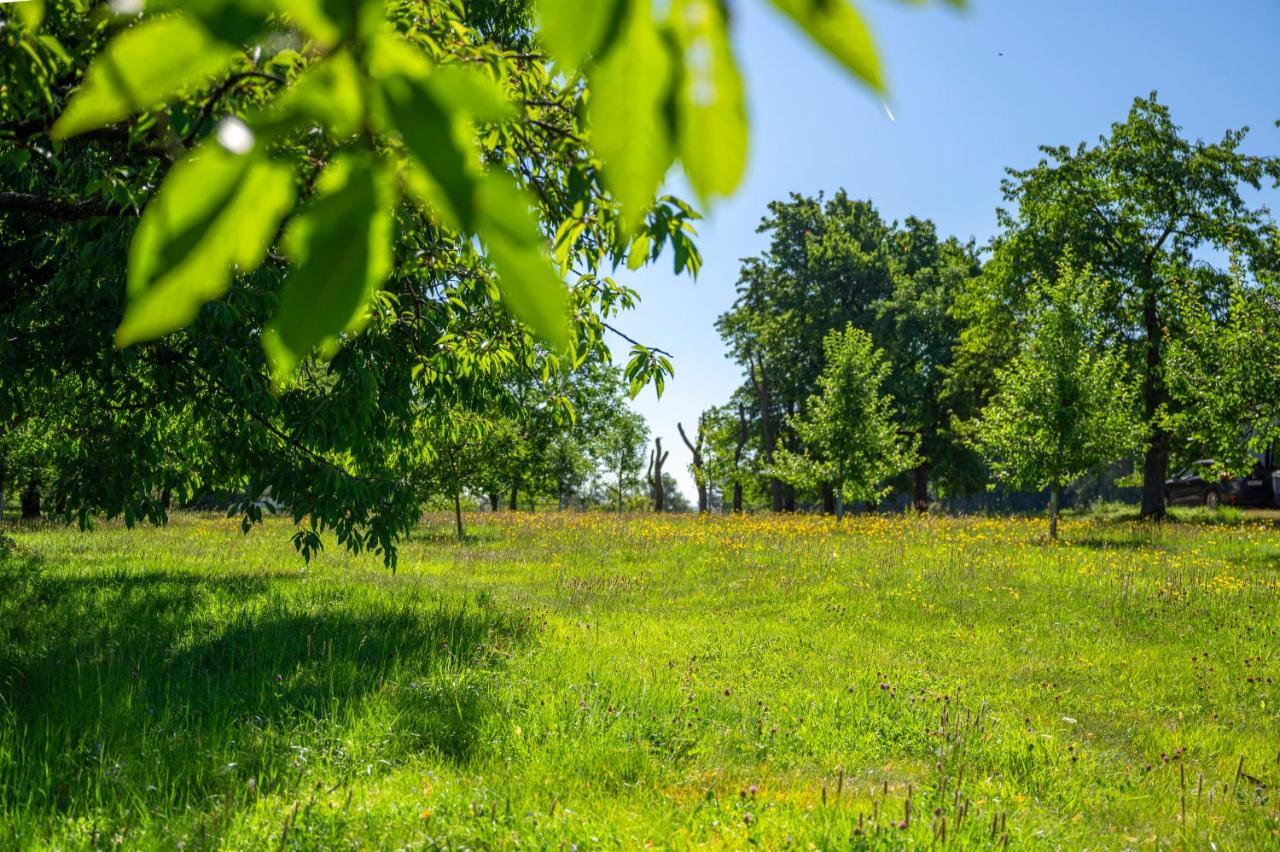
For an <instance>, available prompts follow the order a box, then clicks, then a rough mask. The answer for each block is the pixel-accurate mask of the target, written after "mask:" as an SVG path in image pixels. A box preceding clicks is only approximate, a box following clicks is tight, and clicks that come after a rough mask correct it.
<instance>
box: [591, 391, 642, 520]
mask: <svg viewBox="0 0 1280 852" xmlns="http://www.w3.org/2000/svg"><path fill="white" fill-rule="evenodd" d="M648 442H649V427H648V426H646V425H645V422H644V418H643V417H641V416H640V415H639V414H637V413H636V412H634V411H632V410H631V409H629V408H625V407H624V408H621V409H619V410H618V411H617V413H616V416H615V417H613V418H612V419H611V421H610V422H609V423H608V424H607V425H606V427H605V429H604V431H603V433H602V434H601V435H600V443H599V447H600V450H599V452H600V457H601V461H602V463H603V465H604V470H605V472H606V474H607V475H608V476H610V477H611V478H612V481H613V486H612V490H613V493H614V499H615V505H616V508H617V511H618V512H619V513H621V512H622V509H623V498H624V497H625V496H626V494H627V493H628V492H629V491H630V489H632V488H634V487H637V486H639V485H640V483H641V480H640V472H641V471H642V470H644V458H645V454H644V448H645V445H646V444H647V443H648Z"/></svg>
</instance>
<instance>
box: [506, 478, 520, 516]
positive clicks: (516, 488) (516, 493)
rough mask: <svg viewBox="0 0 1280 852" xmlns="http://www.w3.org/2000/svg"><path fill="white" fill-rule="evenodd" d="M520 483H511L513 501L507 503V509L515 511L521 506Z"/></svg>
mask: <svg viewBox="0 0 1280 852" xmlns="http://www.w3.org/2000/svg"><path fill="white" fill-rule="evenodd" d="M519 497H520V483H518V482H515V483H512V485H511V501H510V502H509V503H507V510H508V511H510V512H514V511H516V510H517V509H519V508H520V501H519V499H518V498H519Z"/></svg>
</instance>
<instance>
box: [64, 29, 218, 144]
mask: <svg viewBox="0 0 1280 852" xmlns="http://www.w3.org/2000/svg"><path fill="white" fill-rule="evenodd" d="M234 55H235V51H234V50H232V49H231V48H230V47H228V46H227V45H225V44H223V43H221V42H219V41H216V40H215V39H213V38H212V37H210V35H209V33H208V32H207V31H206V30H205V29H204V28H203V27H202V26H200V25H199V24H198V23H196V22H195V21H193V20H191V19H190V18H187V17H185V16H181V15H168V16H165V17H163V18H151V19H148V20H145V21H143V22H142V23H140V24H138V25H137V26H136V27H132V28H130V29H128V30H125V31H124V32H123V33H121V34H120V35H118V36H116V37H115V38H114V39H112V40H111V42H110V43H109V44H108V45H107V46H106V47H105V48H103V50H102V52H101V53H99V54H98V55H97V57H95V58H94V60H93V62H92V63H91V64H90V65H89V70H88V71H86V72H85V77H84V85H83V86H81V87H80V90H79V91H78V92H76V93H75V94H74V95H72V96H71V101H70V103H68V104H67V108H66V110H64V111H63V113H62V115H61V116H60V117H59V118H58V120H57V122H56V123H55V124H54V126H53V135H54V137H55V138H58V139H65V138H67V137H69V136H75V135H76V134H77V133H84V132H85V131H86V130H93V129H94V128H97V127H103V126H105V125H108V124H111V123H113V122H116V121H119V120H120V119H122V118H125V117H127V116H129V115H132V114H133V113H135V112H142V111H143V110H148V109H153V108H155V107H157V106H159V105H160V104H162V103H164V102H165V101H166V100H168V99H169V98H170V97H172V96H173V95H175V94H177V93H178V92H179V91H181V90H182V89H184V88H186V87H188V86H192V85H195V84H198V83H202V82H204V81H205V80H207V79H208V78H210V77H212V76H213V75H214V74H216V73H218V72H219V71H220V70H222V69H223V68H225V67H226V66H227V64H228V63H229V62H230V61H231V58H232V57H233V56H234Z"/></svg>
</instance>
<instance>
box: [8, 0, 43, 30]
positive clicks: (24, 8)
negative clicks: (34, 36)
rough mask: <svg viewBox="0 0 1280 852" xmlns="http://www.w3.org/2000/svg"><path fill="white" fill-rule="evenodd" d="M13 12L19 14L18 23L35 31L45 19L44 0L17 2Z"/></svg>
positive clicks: (26, 28)
mask: <svg viewBox="0 0 1280 852" xmlns="http://www.w3.org/2000/svg"><path fill="white" fill-rule="evenodd" d="M13 13H14V14H15V15H17V17H18V23H20V24H21V25H22V28H23V29H25V30H26V31H27V32H31V33H34V32H35V31H36V30H38V29H40V24H41V23H42V22H43V21H44V0H25V2H20V3H15V4H14V5H13Z"/></svg>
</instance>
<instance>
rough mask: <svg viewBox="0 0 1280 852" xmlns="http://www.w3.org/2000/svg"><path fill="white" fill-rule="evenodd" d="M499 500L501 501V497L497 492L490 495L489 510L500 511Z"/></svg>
mask: <svg viewBox="0 0 1280 852" xmlns="http://www.w3.org/2000/svg"><path fill="white" fill-rule="evenodd" d="M498 502H499V498H498V495H497V494H496V493H494V494H490V495H489V510H490V511H491V512H496V511H498Z"/></svg>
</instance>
